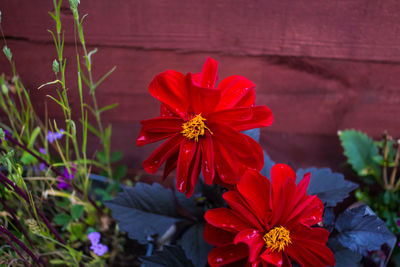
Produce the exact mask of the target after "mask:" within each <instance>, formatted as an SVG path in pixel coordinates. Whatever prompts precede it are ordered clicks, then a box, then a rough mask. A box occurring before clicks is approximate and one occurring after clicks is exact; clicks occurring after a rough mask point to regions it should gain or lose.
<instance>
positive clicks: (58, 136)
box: [47, 129, 65, 143]
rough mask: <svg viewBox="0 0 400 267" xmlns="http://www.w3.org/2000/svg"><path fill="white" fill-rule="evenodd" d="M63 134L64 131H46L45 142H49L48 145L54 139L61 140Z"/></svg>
mask: <svg viewBox="0 0 400 267" xmlns="http://www.w3.org/2000/svg"><path fill="white" fill-rule="evenodd" d="M64 132H65V131H64V129H60V131H59V132H52V131H48V132H47V140H49V142H50V143H53V142H54V141H55V140H56V139H61V138H62V136H63V133H64Z"/></svg>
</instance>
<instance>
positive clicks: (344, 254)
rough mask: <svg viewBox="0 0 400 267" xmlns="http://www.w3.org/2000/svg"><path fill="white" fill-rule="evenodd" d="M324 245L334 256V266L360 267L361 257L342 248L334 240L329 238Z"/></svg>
mask: <svg viewBox="0 0 400 267" xmlns="http://www.w3.org/2000/svg"><path fill="white" fill-rule="evenodd" d="M326 245H327V246H328V247H329V248H330V249H331V250H332V252H333V254H335V262H336V264H335V266H352V267H357V266H360V261H361V259H362V256H361V255H360V254H358V253H357V252H354V251H352V250H350V249H347V248H345V247H343V246H342V245H341V244H340V242H339V241H338V240H337V239H336V238H329V240H328V242H327V244H326Z"/></svg>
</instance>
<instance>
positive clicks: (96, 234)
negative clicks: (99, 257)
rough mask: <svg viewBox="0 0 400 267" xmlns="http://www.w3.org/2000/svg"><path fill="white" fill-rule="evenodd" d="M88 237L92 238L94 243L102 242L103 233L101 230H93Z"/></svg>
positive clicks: (91, 240)
mask: <svg viewBox="0 0 400 267" xmlns="http://www.w3.org/2000/svg"><path fill="white" fill-rule="evenodd" d="M87 237H88V239H89V240H90V242H91V243H92V245H93V244H98V243H100V237H101V234H100V233H99V232H92V233H90V234H88V236H87Z"/></svg>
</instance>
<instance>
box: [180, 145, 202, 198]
mask: <svg viewBox="0 0 400 267" xmlns="http://www.w3.org/2000/svg"><path fill="white" fill-rule="evenodd" d="M196 149H197V142H196V141H194V140H188V139H186V138H184V140H183V141H182V143H181V145H180V148H179V156H178V168H177V174H176V188H177V189H178V191H179V192H181V193H183V192H185V191H186V189H187V186H188V183H189V182H190V181H189V179H190V176H189V167H190V164H191V163H192V159H193V157H194V155H195V153H196Z"/></svg>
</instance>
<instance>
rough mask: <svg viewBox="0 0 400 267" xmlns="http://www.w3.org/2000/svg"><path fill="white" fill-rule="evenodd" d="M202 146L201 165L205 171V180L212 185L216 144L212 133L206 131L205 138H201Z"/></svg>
mask: <svg viewBox="0 0 400 267" xmlns="http://www.w3.org/2000/svg"><path fill="white" fill-rule="evenodd" d="M200 147H201V153H202V158H201V160H202V162H201V167H202V171H203V177H204V181H205V183H206V184H207V185H211V184H212V182H213V180H214V176H215V168H214V164H215V163H214V145H213V141H212V138H211V135H210V134H208V133H206V135H205V136H204V138H203V139H202V140H200Z"/></svg>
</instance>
